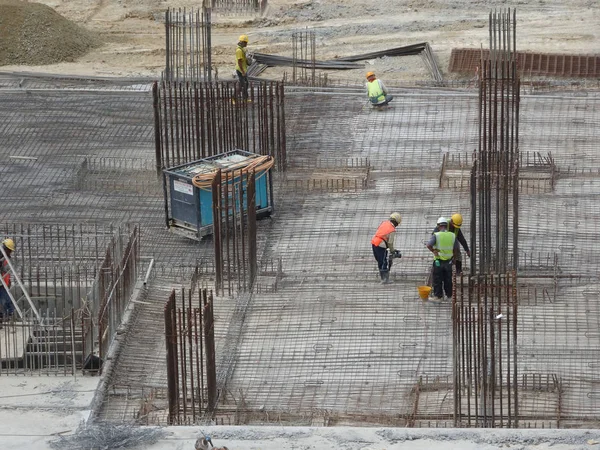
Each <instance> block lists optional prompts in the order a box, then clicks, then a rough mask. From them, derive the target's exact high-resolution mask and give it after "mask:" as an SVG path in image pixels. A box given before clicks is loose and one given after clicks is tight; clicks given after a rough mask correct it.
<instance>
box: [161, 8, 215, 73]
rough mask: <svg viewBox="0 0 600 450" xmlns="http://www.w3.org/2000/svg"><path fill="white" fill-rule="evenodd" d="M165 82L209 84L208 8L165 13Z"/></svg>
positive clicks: (209, 33) (209, 19)
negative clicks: (206, 82)
mask: <svg viewBox="0 0 600 450" xmlns="http://www.w3.org/2000/svg"><path fill="white" fill-rule="evenodd" d="M165 35H166V45H165V48H166V54H165V55H166V61H165V70H164V71H163V73H162V79H163V80H166V81H211V80H212V75H211V40H210V39H211V17H210V8H206V7H204V6H203V7H202V8H201V9H198V10H195V9H190V10H186V9H185V8H183V9H181V8H179V9H177V10H176V9H171V8H169V9H167V11H166V12H165Z"/></svg>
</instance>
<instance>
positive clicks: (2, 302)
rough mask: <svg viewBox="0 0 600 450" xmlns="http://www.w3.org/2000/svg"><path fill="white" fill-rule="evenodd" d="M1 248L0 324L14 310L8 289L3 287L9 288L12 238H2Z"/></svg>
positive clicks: (12, 250) (13, 243)
mask: <svg viewBox="0 0 600 450" xmlns="http://www.w3.org/2000/svg"><path fill="white" fill-rule="evenodd" d="M2 250H3V251H4V254H2V253H1V252H0V277H2V281H3V283H0V324H1V323H2V322H3V321H4V320H8V319H9V318H10V316H12V315H13V313H14V312H15V307H14V305H13V303H12V301H11V299H10V296H9V295H8V291H7V290H6V288H5V287H4V285H6V287H8V288H10V271H9V266H8V258H10V256H11V254H12V252H14V251H15V242H14V241H13V240H12V239H4V240H3V241H2ZM4 255H6V257H4Z"/></svg>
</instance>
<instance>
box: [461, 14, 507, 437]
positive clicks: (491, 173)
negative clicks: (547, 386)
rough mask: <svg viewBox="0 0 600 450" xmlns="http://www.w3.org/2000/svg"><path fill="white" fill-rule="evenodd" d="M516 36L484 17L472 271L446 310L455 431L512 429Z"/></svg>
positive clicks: (501, 21) (496, 19)
mask: <svg viewBox="0 0 600 450" xmlns="http://www.w3.org/2000/svg"><path fill="white" fill-rule="evenodd" d="M515 30H516V14H515V12H514V11H512V13H511V11H510V10H507V11H502V12H500V13H497V12H492V13H490V17H489V36H490V52H489V53H488V54H489V58H484V53H483V52H482V54H481V60H480V69H481V70H480V71H479V73H480V77H481V78H480V80H479V108H478V114H479V148H478V151H477V158H476V160H475V161H474V163H473V167H472V169H471V182H470V191H471V255H472V259H471V270H470V276H469V277H468V278H465V277H464V276H461V277H460V279H458V280H457V277H456V275H455V284H454V286H455V288H454V301H453V306H452V319H453V321H452V323H453V345H454V348H453V364H454V369H453V373H454V423H455V426H476V427H518V423H519V420H518V387H517V383H516V381H517V272H516V270H517V267H518V246H517V239H518V232H517V231H518V196H519V147H518V131H519V127H518V124H519V120H518V119H519V77H518V72H517V60H516V52H515V45H516V33H515ZM511 244H512V249H511V247H510V246H511ZM511 250H512V251H511ZM457 281H458V282H457Z"/></svg>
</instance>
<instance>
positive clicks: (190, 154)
mask: <svg viewBox="0 0 600 450" xmlns="http://www.w3.org/2000/svg"><path fill="white" fill-rule="evenodd" d="M152 92H153V97H154V135H155V156H156V169H157V171H158V172H160V171H161V170H162V169H163V168H165V167H173V166H176V165H180V164H185V163H188V162H192V161H196V160H199V159H203V158H207V157H209V156H214V155H218V154H221V153H226V152H228V151H231V150H235V149H243V150H246V151H249V152H252V153H257V154H259V155H270V156H273V157H274V158H275V161H276V164H277V168H278V169H279V170H281V171H283V170H285V164H286V150H285V148H286V138H285V110H284V85H283V83H282V82H271V81H263V82H258V83H253V87H252V89H250V92H249V94H250V102H248V103H246V102H242V101H236V82H215V83H201V82H193V83H187V82H185V83H183V82H182V83H177V82H173V83H172V82H166V81H162V82H160V83H158V82H156V83H155V84H154V87H153V90H152Z"/></svg>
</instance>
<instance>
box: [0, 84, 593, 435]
mask: <svg viewBox="0 0 600 450" xmlns="http://www.w3.org/2000/svg"><path fill="white" fill-rule="evenodd" d="M17 83H18V80H17V81H14V82H12V81H11V82H8V81H7V82H6V86H8V87H7V88H2V90H0V104H1V106H2V108H3V110H4V111H6V112H7V113H6V116H5V117H6V119H5V120H4V121H3V122H2V124H1V125H0V126H1V129H2V133H3V140H2V142H0V163H1V164H0V177H1V178H2V181H3V182H4V183H5V185H6V186H7V194H6V196H5V200H4V204H3V217H2V219H3V223H8V224H13V223H17V224H21V223H31V224H40V225H42V224H56V223H62V224H75V225H76V226H78V225H79V224H98V225H102V226H108V225H109V224H118V223H123V222H128V221H131V222H135V223H141V224H142V226H141V228H140V232H141V237H140V242H141V249H142V250H141V260H142V263H143V264H145V266H144V267H147V264H148V261H149V260H150V259H151V258H154V259H155V261H156V266H155V269H156V273H157V278H156V284H151V285H150V287H151V290H150V292H149V295H150V297H148V298H149V299H150V300H148V299H147V300H144V301H147V302H148V303H149V304H148V305H142V306H144V307H147V308H148V309H147V310H146V311H145V312H144V314H146V317H147V318H145V319H144V320H145V321H146V320H148V322H143V323H142V324H141V325H139V328H137V330H138V331H137V333H141V336H144V339H139V340H137V339H134V340H133V341H132V344H131V345H132V347H131V348H129V349H127V351H125V352H124V353H123V354H122V358H123V360H122V361H120V364H122V366H120V367H122V368H123V369H122V370H119V371H117V372H115V378H114V380H113V385H114V389H115V392H116V393H117V394H123V395H122V396H121V397H119V395H115V396H114V397H113V398H111V399H109V400H107V401H106V403H105V406H104V408H103V410H102V412H101V417H103V418H105V419H107V420H115V421H123V420H126V419H127V420H136V417H135V414H139V412H140V410H141V409H140V408H142V406H143V405H146V406H149V405H154V406H152V408H157V409H156V410H153V411H154V413H153V414H150V415H148V416H147V417H149V418H150V419H151V420H150V421H149V422H148V423H162V424H164V423H166V416H165V415H164V414H162V413H161V411H162V410H161V409H160V408H161V407H162V406H164V401H163V400H164V399H165V398H166V397H165V396H164V390H162V389H164V387H165V384H166V374H164V375H163V373H164V372H163V368H162V366H161V361H162V359H161V357H160V354H159V353H157V352H156V351H155V350H154V349H155V348H157V347H155V346H156V345H160V342H161V339H163V338H164V337H162V336H160V335H159V334H158V333H156V335H153V336H147V335H144V329H148V328H149V327H153V326H156V324H155V322H154V320H156V318H155V317H152V311H153V309H152V308H153V305H155V304H161V303H162V302H164V301H166V298H167V297H168V292H169V289H170V288H172V287H179V286H182V285H185V286H188V285H189V280H190V278H191V276H192V274H193V272H194V269H195V267H196V266H197V265H200V266H201V267H204V269H203V271H202V274H201V276H200V278H201V279H202V280H204V281H203V283H205V284H207V285H211V284H212V282H213V278H212V277H213V276H214V272H213V270H212V267H211V264H212V243H211V242H200V243H197V242H194V241H190V240H186V239H184V238H180V237H176V236H173V235H171V234H169V233H167V232H166V231H165V224H164V209H163V198H162V192H161V184H160V180H159V179H157V178H156V172H155V169H154V167H155V166H154V164H155V160H154V142H153V114H152V98H151V95H150V85H149V84H146V87H145V88H143V89H142V88H139V87H134V84H135V85H139V82H135V83H132V84H130V85H128V86H123V85H122V84H119V85H116V84H115V85H111V86H107V85H106V82H105V81H102V82H98V85H94V83H93V82H90V81H86V82H85V84H79V85H78V84H77V82H75V81H69V87H68V88H66V87H64V84H66V82H61V83H58V84H60V85H61V86H62V87H60V88H58V89H57V88H56V87H55V84H56V83H55V82H54V81H52V80H50V81H44V80H39V79H38V80H35V81H33V80H27V81H26V82H25V83H26V84H28V85H29V86H30V87H31V89H21V90H20V89H17V88H16V85H17ZM392 94H393V95H394V96H395V97H396V98H395V100H394V101H393V102H392V106H393V107H391V108H389V109H387V110H382V111H378V110H373V109H370V107H369V106H368V105H367V103H366V96H365V93H364V92H363V91H362V89H359V88H352V87H346V88H337V89H333V88H331V89H327V90H323V91H318V90H315V89H313V90H311V91H308V90H302V89H300V88H297V89H289V91H288V90H286V95H285V102H286V103H285V114H286V135H287V155H288V170H287V171H286V173H285V174H281V173H277V175H276V181H275V195H276V198H275V207H276V213H275V215H274V216H273V217H272V218H271V219H266V220H263V221H259V222H258V223H257V240H258V251H257V258H258V264H259V269H258V273H257V280H256V284H255V289H254V290H253V292H251V293H250V294H240V295H234V296H233V297H232V298H230V297H223V298H217V299H216V300H215V331H216V340H217V342H216V345H217V371H218V373H217V378H218V381H219V382H220V383H221V386H222V387H223V390H222V393H221V397H220V399H219V404H218V406H217V413H216V418H215V420H216V421H217V422H218V423H221V422H222V421H224V422H225V423H264V422H275V421H278V422H281V423H286V422H287V423H294V424H315V425H333V424H342V423H351V424H362V423H366V422H368V421H370V422H371V423H377V424H385V423H388V424H398V425H403V426H443V425H445V426H452V425H453V423H454V421H453V417H452V412H453V405H454V403H453V400H454V398H453V395H454V394H453V387H452V367H453V366H452V343H453V341H452V319H451V308H450V305H449V304H441V305H431V304H426V303H423V302H422V301H421V300H419V298H418V295H417V290H416V287H417V286H419V285H422V284H424V282H425V280H426V277H427V274H428V270H429V266H430V255H429V254H428V252H427V251H426V249H425V248H424V245H423V244H424V241H425V240H426V239H427V238H428V237H429V235H430V233H431V230H432V229H433V227H434V225H435V221H436V219H437V217H439V216H441V215H448V214H451V213H453V212H457V211H458V212H461V213H462V214H463V216H464V223H465V224H466V225H468V224H469V221H470V219H471V214H470V209H469V205H470V194H469V189H468V184H464V185H461V184H460V182H459V181H458V180H460V179H464V178H465V177H466V178H467V179H468V174H469V170H468V169H467V168H466V167H465V168H461V165H465V164H463V162H464V159H461V163H460V164H459V163H458V162H456V159H457V158H458V155H465V156H462V158H468V157H469V156H466V155H471V154H472V153H473V151H474V150H475V149H476V148H477V144H478V139H479V137H478V131H477V115H478V101H477V99H478V97H477V92H476V91H474V90H469V89H452V90H450V89H448V90H446V89H441V88H438V89H427V88H413V89H401V88H397V89H393V90H392ZM599 112H600V96H599V95H598V93H597V92H594V91H585V96H584V95H582V93H581V91H580V92H566V91H552V92H548V93H547V94H545V95H522V96H521V102H520V121H519V124H520V129H519V147H520V148H519V150H520V154H521V155H527V154H530V160H529V162H530V166H531V167H532V169H531V170H532V171H540V172H543V171H546V172H544V173H550V172H548V171H549V170H550V171H551V174H550V175H548V177H550V178H548V177H546V175H544V177H545V178H544V179H540V178H542V177H538V179H535V178H532V180H531V181H530V188H529V189H524V188H522V187H521V189H520V196H519V209H518V213H519V233H518V239H519V242H518V244H519V267H518V268H517V269H518V272H519V285H518V286H517V287H518V291H517V301H518V304H519V316H518V327H519V341H518V344H517V345H518V348H517V355H518V358H519V361H518V362H519V370H520V372H519V373H518V375H517V379H518V380H519V383H520V385H521V387H522V389H521V392H522V394H520V395H521V398H520V401H521V407H520V411H521V412H522V413H523V414H524V418H523V420H521V421H520V426H522V427H527V426H537V427H541V426H546V427H567V426H569V427H583V426H595V425H596V424H597V421H598V417H597V414H598V413H597V411H599V410H600V408H599V406H600V405H598V401H600V394H599V393H598V389H597V385H598V382H599V381H600V378H599V377H598V374H597V372H598V371H597V368H598V363H597V358H596V355H597V352H598V351H599V350H600V335H599V334H598V332H597V329H598V324H599V322H600V310H599V309H598V308H597V301H596V300H597V297H598V295H599V294H600V283H599V280H598V273H599V269H600V267H599V262H598V259H597V258H596V253H597V247H598V244H596V239H595V220H596V218H597V217H598V216H599V214H600V211H599V208H600V207H598V204H597V203H598V202H597V201H595V198H596V197H597V195H598V193H600V163H598V160H597V158H595V156H594V155H595V150H596V149H595V147H596V144H597V142H599V141H600V132H599V131H598V126H597V125H598V123H599V121H600V114H599ZM534 154H539V155H540V156H542V157H543V158H542V159H541V160H538V159H536V160H535V162H534V159H533V158H534V157H533V155H534ZM444 156H446V160H447V161H448V164H449V165H448V166H447V169H448V170H447V171H446V172H444V170H443V167H444ZM550 157H551V161H552V168H551V169H549V164H545V163H539V164H538V161H542V162H546V163H547V162H548V161H550V159H549V158H550ZM453 158H455V159H453ZM536 158H537V156H536ZM524 159H525V158H524ZM353 161H355V163H353ZM353 164H354V166H353ZM453 164H454V165H453ZM524 164H526V159H525V161H521V165H522V167H523V165H524ZM544 164H545V165H544ZM466 166H467V167H468V166H469V165H468V164H466ZM340 167H343V168H345V169H344V170H342V171H340V169H339V168H340ZM348 167H350V168H348ZM548 179H552V180H553V181H552V182H549V181H548ZM298 180H300V181H298ZM342 180H351V181H348V184H346V181H344V182H343V184H342ZM353 180H360V181H357V182H356V183H354V181H353ZM441 180H442V182H443V181H444V180H446V185H442V188H440V182H441ZM455 183H457V184H455ZM395 210H398V211H399V212H400V213H401V214H402V216H403V221H402V224H401V226H400V228H399V230H398V242H397V246H398V248H399V249H400V250H401V251H402V253H403V257H402V258H401V259H400V260H399V261H396V262H395V263H394V267H393V268H392V279H393V280H394V284H392V285H390V286H381V285H379V283H378V280H377V269H376V264H375V260H374V258H373V256H372V253H371V248H370V242H369V241H370V238H371V236H372V234H373V233H374V231H375V229H376V227H377V226H378V225H379V223H380V222H381V221H382V220H384V219H385V218H386V217H387V216H388V215H389V214H390V213H391V212H392V211H395ZM5 229H6V230H7V232H10V228H8V229H7V228H5ZM464 232H465V234H466V235H467V238H469V237H470V230H469V227H468V226H465V227H464ZM142 272H144V271H142ZM158 275H160V276H158ZM211 288H212V286H211ZM163 299H164V300H163ZM136 306H139V305H136ZM141 312H142V310H140V313H141ZM158 320H160V315H159V317H158ZM134 329H135V328H132V330H134ZM146 340H148V342H147V341H146ZM163 348H164V347H163ZM153 352H154V353H153ZM144 358H145V359H144ZM138 365H139V367H138ZM136 367H138V369H136V370H141V371H144V370H147V372H144V376H143V377H142V376H140V377H136V378H135V379H133V378H128V377H129V376H128V375H127V374H128V371H130V372H129V374H130V375H132V374H136V373H137V372H136V371H134V370H130V369H132V368H136ZM164 371H165V372H166V368H165V369H164ZM219 371H220V372H219ZM148 399H155V400H153V401H148ZM146 406H144V407H146ZM557 411H560V412H559V413H558V412H557ZM525 416H526V417H525Z"/></svg>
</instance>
